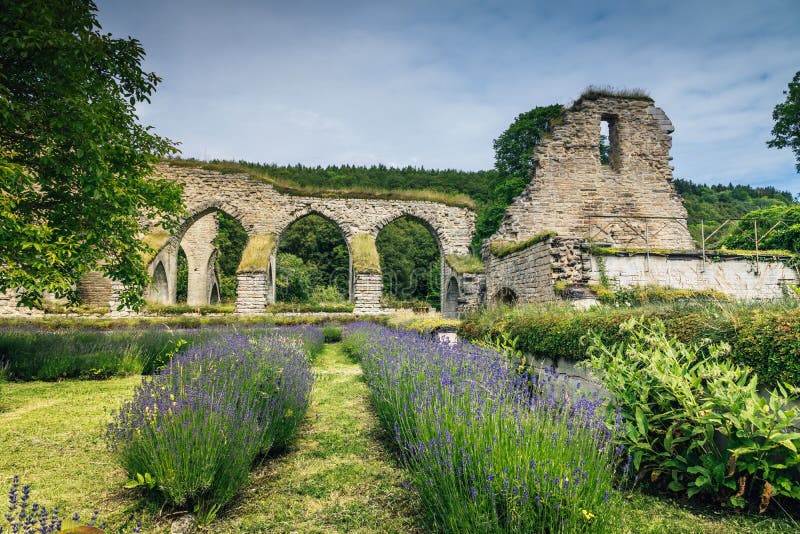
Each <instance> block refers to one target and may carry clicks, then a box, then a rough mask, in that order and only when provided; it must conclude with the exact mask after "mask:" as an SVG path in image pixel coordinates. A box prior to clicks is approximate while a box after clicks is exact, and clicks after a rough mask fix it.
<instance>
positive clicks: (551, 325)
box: [459, 301, 800, 386]
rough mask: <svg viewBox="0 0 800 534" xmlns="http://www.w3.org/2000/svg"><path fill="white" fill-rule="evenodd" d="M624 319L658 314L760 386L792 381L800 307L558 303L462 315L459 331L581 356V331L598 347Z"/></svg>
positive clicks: (546, 354) (799, 380)
mask: <svg viewBox="0 0 800 534" xmlns="http://www.w3.org/2000/svg"><path fill="white" fill-rule="evenodd" d="M632 317H640V318H643V319H644V320H645V321H650V320H652V319H660V320H661V321H663V322H664V324H665V325H666V329H667V333H668V334H669V335H670V336H675V337H676V338H677V339H679V340H681V341H684V342H692V343H701V342H704V340H708V342H725V343H728V344H730V346H731V352H730V356H729V357H730V358H731V359H732V360H733V361H734V362H736V363H738V364H741V365H746V366H749V367H751V368H752V369H754V370H755V372H756V373H757V374H758V376H759V383H760V384H762V385H769V386H771V385H774V384H776V383H777V382H780V381H783V382H789V383H791V384H794V385H798V386H800V360H799V359H798V358H797V355H798V354H800V307H799V306H798V305H797V303H790V302H788V301H787V302H786V303H781V304H773V305H769V306H767V305H763V304H762V305H743V304H734V303H719V304H686V303H680V304H673V305H651V306H642V307H638V308H637V307H633V308H608V307H598V308H593V309H591V310H589V311H577V310H574V309H572V308H567V307H560V306H549V307H545V306H538V307H535V306H531V307H522V308H516V309H513V308H494V309H486V310H484V311H482V312H481V313H472V314H469V315H468V316H467V317H466V318H465V319H464V321H463V322H462V325H461V327H460V328H459V334H460V335H461V336H463V337H465V338H467V339H470V340H485V339H487V338H492V339H503V336H506V338H510V339H513V338H517V348H518V349H520V350H522V351H523V352H525V353H527V354H530V355H532V356H534V357H536V358H550V359H553V360H559V359H563V360H572V361H575V360H583V359H586V349H587V345H586V343H585V341H584V336H585V335H586V333H587V332H589V331H593V332H595V333H597V334H598V335H599V336H600V338H601V339H602V340H603V342H604V343H606V344H613V343H620V342H624V341H625V339H626V337H625V334H624V333H623V332H621V331H620V328H619V325H620V324H621V323H623V322H625V321H627V320H628V319H630V318H632Z"/></svg>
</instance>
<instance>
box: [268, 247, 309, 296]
mask: <svg viewBox="0 0 800 534" xmlns="http://www.w3.org/2000/svg"><path fill="white" fill-rule="evenodd" d="M276 262H277V265H276V273H275V293H276V295H275V297H276V298H275V300H277V301H281V302H308V299H309V297H310V296H311V289H312V285H311V276H310V275H309V270H308V267H307V266H306V264H305V263H304V262H303V258H298V257H297V256H295V255H294V254H290V253H288V252H278V254H277V259H276Z"/></svg>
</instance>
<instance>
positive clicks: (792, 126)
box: [767, 71, 800, 172]
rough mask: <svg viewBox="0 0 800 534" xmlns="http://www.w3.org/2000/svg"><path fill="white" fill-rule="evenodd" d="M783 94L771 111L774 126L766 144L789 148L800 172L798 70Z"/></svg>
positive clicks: (799, 89) (799, 87) (799, 74)
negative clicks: (783, 100) (780, 101)
mask: <svg viewBox="0 0 800 534" xmlns="http://www.w3.org/2000/svg"><path fill="white" fill-rule="evenodd" d="M783 94H785V95H786V101H785V102H782V103H780V104H778V105H776V106H775V109H774V110H773V111H772V118H773V120H774V121H775V126H774V127H773V128H772V139H770V140H769V141H767V146H768V147H770V148H786V147H787V146H788V147H789V148H791V149H792V152H794V156H795V159H796V160H797V172H800V71H797V73H796V74H795V75H794V78H792V81H791V82H789V88H788V89H787V90H786V91H784V92H783Z"/></svg>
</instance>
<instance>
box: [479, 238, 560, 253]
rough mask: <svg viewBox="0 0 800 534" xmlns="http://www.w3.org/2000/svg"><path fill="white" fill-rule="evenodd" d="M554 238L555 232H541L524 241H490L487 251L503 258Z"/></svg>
mask: <svg viewBox="0 0 800 534" xmlns="http://www.w3.org/2000/svg"><path fill="white" fill-rule="evenodd" d="M555 236H556V233H555V232H542V233H541V234H536V235H535V236H533V237H531V238H529V239H526V240H525V241H501V240H498V241H492V242H491V243H489V250H490V251H491V253H492V254H494V255H495V256H496V257H498V258H504V257H506V256H508V255H509V254H513V253H514V252H519V251H520V250H525V249H526V248H528V247H531V246H533V245H536V244H537V243H541V242H543V241H546V240H547V239H549V238H551V237H555Z"/></svg>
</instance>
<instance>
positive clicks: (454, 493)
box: [345, 324, 619, 532]
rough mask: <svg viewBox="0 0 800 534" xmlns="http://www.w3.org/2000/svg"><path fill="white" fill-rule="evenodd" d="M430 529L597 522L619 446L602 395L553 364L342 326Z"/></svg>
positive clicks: (564, 527)
mask: <svg viewBox="0 0 800 534" xmlns="http://www.w3.org/2000/svg"><path fill="white" fill-rule="evenodd" d="M345 343H346V348H347V349H348V351H349V352H351V353H352V354H354V355H355V356H356V357H360V359H361V361H362V366H363V368H364V375H365V378H366V381H367V383H368V385H369V387H370V390H371V391H372V395H373V398H374V403H375V406H376V409H377V413H378V416H379V419H380V421H381V423H382V424H383V426H384V427H385V428H386V429H387V430H388V431H389V432H391V433H392V434H393V435H394V438H395V441H396V443H397V445H398V447H399V453H400V457H401V460H402V462H403V464H404V465H405V466H406V467H407V468H408V469H409V471H410V473H411V477H412V481H413V485H414V486H415V488H416V489H417V490H418V492H419V494H420V496H421V498H422V501H423V505H424V509H425V510H426V513H427V522H428V525H429V527H430V528H431V529H432V530H436V531H444V532H531V531H537V532H597V531H602V530H604V529H605V528H606V526H607V524H608V506H607V505H606V500H607V499H608V497H609V495H610V492H611V491H612V478H613V472H614V466H615V465H616V462H617V456H618V454H619V451H617V450H616V449H615V447H614V446H613V445H612V441H611V439H612V435H611V432H610V431H609V430H608V427H607V426H606V425H605V424H604V422H603V410H602V409H601V402H600V401H599V400H598V399H597V398H595V397H589V396H586V395H582V394H580V392H578V393H577V394H576V393H575V392H574V391H572V393H570V391H571V390H570V389H569V388H568V387H566V386H565V384H564V382H563V381H561V380H560V379H559V378H558V377H557V376H555V374H554V373H544V374H542V375H540V376H525V375H520V374H518V373H517V372H515V370H514V369H513V367H512V365H513V364H511V363H510V362H509V361H508V359H507V358H504V357H502V356H501V355H500V354H498V353H497V352H495V351H493V350H489V349H485V348H479V347H476V346H474V345H470V344H459V345H447V344H439V343H437V342H436V341H434V340H432V339H431V338H429V337H423V336H420V335H418V334H415V333H412V332H398V331H393V330H390V329H388V328H385V327H380V326H377V325H372V324H353V325H350V326H348V327H347V328H346V331H345Z"/></svg>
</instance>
